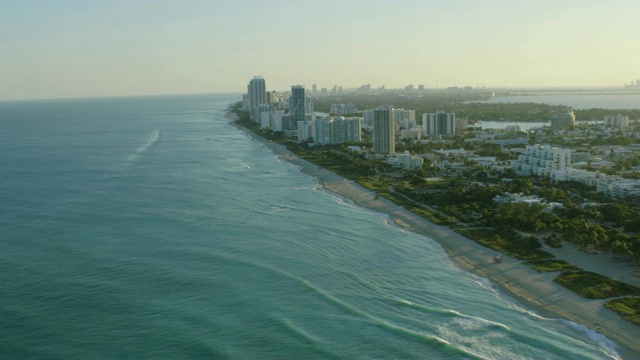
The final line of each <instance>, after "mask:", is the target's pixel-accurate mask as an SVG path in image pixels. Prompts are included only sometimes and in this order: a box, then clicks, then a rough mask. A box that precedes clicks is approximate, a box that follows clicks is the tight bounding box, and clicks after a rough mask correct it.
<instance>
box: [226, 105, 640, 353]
mask: <svg viewBox="0 0 640 360" xmlns="http://www.w3.org/2000/svg"><path fill="white" fill-rule="evenodd" d="M226 118H227V119H229V120H231V122H230V125H231V126H235V127H238V128H240V129H242V130H243V131H245V132H246V133H247V134H248V135H250V136H251V137H252V138H254V139H256V140H258V141H260V142H262V143H264V144H265V146H267V147H268V148H269V149H270V150H271V151H272V152H273V153H274V154H275V155H276V156H278V157H279V158H281V159H283V160H285V161H288V162H290V163H292V164H294V165H296V166H299V167H300V171H302V172H303V173H306V174H308V175H311V176H313V177H315V178H316V179H317V181H318V183H319V184H320V185H322V186H323V188H324V189H325V190H327V191H330V192H332V193H335V194H338V195H340V196H342V197H344V198H347V199H350V200H351V201H353V203H355V204H356V205H358V206H361V207H365V208H368V209H371V210H374V211H377V212H380V213H383V214H386V215H388V216H389V217H390V219H391V220H392V221H393V222H394V223H395V224H396V226H399V227H402V228H404V229H406V230H408V231H411V232H414V233H417V234H420V235H424V236H426V237H429V238H430V239H432V240H434V241H436V242H437V243H439V244H440V246H442V248H443V249H444V250H445V252H446V253H447V255H448V256H449V258H450V259H451V261H453V262H454V263H455V264H456V265H458V266H459V267H460V268H462V269H463V270H466V271H469V272H471V273H473V274H475V275H478V276H480V277H483V278H487V279H488V280H490V281H491V282H493V283H494V284H496V285H497V286H499V287H500V289H501V290H502V291H503V292H504V293H506V294H507V295H509V296H511V297H512V298H514V299H516V300H517V301H518V302H520V303H521V304H522V305H524V306H525V307H527V308H528V309H531V310H533V311H535V312H536V313H537V314H539V315H541V316H544V317H547V318H553V319H565V320H569V321H572V322H575V323H578V324H581V325H583V326H585V327H587V328H589V329H592V330H595V331H596V332H598V333H600V334H602V335H605V336H606V337H607V338H609V339H610V340H612V341H614V342H615V343H616V344H615V345H616V348H615V350H616V352H617V353H618V354H619V355H620V356H621V357H622V358H623V359H635V358H640V343H638V342H637V341H636V340H634V339H637V338H638V337H640V328H638V327H637V326H635V325H634V324H632V323H630V322H628V321H626V320H624V319H622V318H621V317H620V316H619V315H618V314H616V313H614V312H613V311H610V310H607V309H605V308H604V307H603V306H602V304H603V303H604V302H605V301H606V300H591V299H585V298H582V297H580V296H579V295H577V294H575V293H573V292H571V291H569V290H568V289H566V288H564V287H562V286H560V285H558V284H556V283H555V282H554V281H553V279H554V278H555V277H556V275H557V273H539V272H537V271H535V270H534V269H532V268H530V267H529V266H527V265H525V264H523V262H522V261H521V260H518V259H515V258H511V257H509V256H506V255H504V254H502V259H503V261H502V263H498V264H496V263H494V262H493V261H492V259H493V256H494V255H495V254H496V252H495V251H494V250H492V249H489V248H486V247H484V246H482V245H480V244H478V243H476V242H474V241H472V240H470V239H467V238H465V237H463V236H462V235H460V234H458V233H456V232H454V231H453V230H452V229H450V228H448V227H446V226H441V225H436V224H433V223H431V222H429V221H428V220H426V219H424V218H422V217H420V216H418V215H416V214H414V213H412V212H411V211H409V210H406V209H405V208H403V207H402V206H399V205H397V204H395V203H393V202H391V201H390V200H388V199H386V198H384V197H376V196H375V193H374V192H372V191H371V190H369V189H366V188H364V187H363V186H361V185H359V184H357V183H355V182H354V181H352V180H349V179H346V178H344V177H342V176H340V175H338V174H335V173H333V172H331V171H329V170H327V169H324V168H322V167H319V166H318V165H315V164H313V163H310V162H308V161H306V160H304V159H301V158H299V157H298V156H296V155H295V154H293V153H292V152H291V151H289V150H288V149H287V148H286V147H285V146H283V145H280V144H277V143H272V142H268V141H267V140H266V139H264V138H263V137H261V136H259V135H257V134H255V133H253V132H252V131H250V130H248V129H246V128H244V127H242V126H240V125H238V124H235V123H234V121H233V120H236V118H235V114H233V113H229V114H227V116H226Z"/></svg>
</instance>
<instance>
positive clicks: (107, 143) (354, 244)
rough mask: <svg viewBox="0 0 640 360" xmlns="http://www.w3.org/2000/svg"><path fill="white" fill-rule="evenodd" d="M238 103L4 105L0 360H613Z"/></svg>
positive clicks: (220, 99) (195, 98) (606, 345)
mask: <svg viewBox="0 0 640 360" xmlns="http://www.w3.org/2000/svg"><path fill="white" fill-rule="evenodd" d="M239 99H240V95H239V94H233V95H191V96H163V97H137V98H110V99H80V100H51V101H22V102H0V247H1V248H0V321H1V323H0V324H1V326H0V358H3V359H4V358H9V359H11V358H46V359H56V358H58V359H69V358H117V359H121V358H171V359H176V358H208V359H607V358H616V357H617V354H616V352H615V346H614V345H613V343H612V342H611V341H609V340H608V339H606V338H604V337H603V336H601V335H599V334H597V333H595V332H593V331H591V330H588V329H586V328H584V327H582V326H579V325H576V324H573V323H570V322H567V321H564V320H555V319H545V318H542V317H539V316H537V315H535V314H534V313H532V312H530V311H528V310H526V309H525V308H523V307H522V306H520V305H519V304H518V303H517V302H515V301H513V300H512V299H510V298H508V297H506V296H505V295H503V294H501V293H500V291H498V290H497V289H496V288H495V287H494V286H493V285H492V284H491V283H490V282H488V281H486V280H484V279H481V278H478V277H475V276H473V275H471V274H468V273H466V272H464V271H462V270H460V269H459V268H457V267H456V266H455V265H453V264H452V263H451V261H450V260H449V259H448V258H447V256H446V254H445V253H444V252H443V250H442V249H441V247H440V246H439V245H438V244H437V243H435V242H434V241H432V240H431V239H429V238H426V237H423V236H419V235H416V234H413V233H408V232H405V231H403V230H401V229H398V228H396V227H395V226H393V225H391V224H389V222H388V221H387V218H386V217H385V216H383V215H380V214H377V213H374V212H371V211H369V210H366V209H362V208H359V207H356V206H353V205H351V204H350V203H349V202H348V201H346V200H344V199H341V198H340V197H338V196H336V195H334V194H331V193H328V192H326V191H324V190H323V189H322V188H321V187H320V186H319V185H318V184H317V183H316V182H315V180H314V179H313V178H311V177H309V176H308V175H305V174H302V173H300V172H299V171H298V169H297V168H296V167H295V166H293V165H291V164H289V163H286V162H283V161H280V160H279V159H278V158H277V157H276V156H275V155H274V154H273V153H271V152H270V151H269V150H268V149H267V148H266V147H265V146H264V145H263V144H261V143H260V142H257V141H254V140H252V139H251V137H249V136H247V135H246V134H245V133H243V132H242V131H240V130H238V129H236V128H234V127H232V126H230V125H229V124H228V120H227V119H225V118H224V114H225V113H226V111H225V110H226V108H227V107H228V105H229V104H231V103H233V102H236V101H238V100H239Z"/></svg>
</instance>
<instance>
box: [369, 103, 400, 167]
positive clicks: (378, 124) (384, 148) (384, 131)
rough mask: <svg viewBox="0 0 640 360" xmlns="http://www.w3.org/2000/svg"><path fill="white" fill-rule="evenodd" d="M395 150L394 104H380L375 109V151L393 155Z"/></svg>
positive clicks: (380, 153)
mask: <svg viewBox="0 0 640 360" xmlns="http://www.w3.org/2000/svg"><path fill="white" fill-rule="evenodd" d="M395 150H396V144H395V121H394V111H393V106H380V107H378V108H376V109H374V110H373V152H374V153H376V154H378V155H393V154H394V153H395Z"/></svg>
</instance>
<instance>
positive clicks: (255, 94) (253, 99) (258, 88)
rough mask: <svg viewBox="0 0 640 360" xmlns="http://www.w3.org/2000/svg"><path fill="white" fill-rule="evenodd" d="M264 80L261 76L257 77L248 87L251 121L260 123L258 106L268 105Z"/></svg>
mask: <svg viewBox="0 0 640 360" xmlns="http://www.w3.org/2000/svg"><path fill="white" fill-rule="evenodd" d="M266 88H267V87H266V84H265V81H264V79H263V78H262V77H261V76H255V77H254V78H253V79H251V81H249V85H248V86H247V93H248V94H249V107H250V109H251V113H250V116H251V120H254V121H259V116H258V105H261V104H266V103H267V90H266Z"/></svg>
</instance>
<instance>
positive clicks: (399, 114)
mask: <svg viewBox="0 0 640 360" xmlns="http://www.w3.org/2000/svg"><path fill="white" fill-rule="evenodd" d="M393 116H394V120H395V122H396V124H400V127H401V128H403V129H411V128H414V127H416V111H415V110H405V109H395V110H393Z"/></svg>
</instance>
